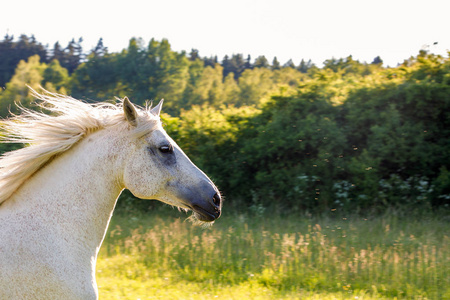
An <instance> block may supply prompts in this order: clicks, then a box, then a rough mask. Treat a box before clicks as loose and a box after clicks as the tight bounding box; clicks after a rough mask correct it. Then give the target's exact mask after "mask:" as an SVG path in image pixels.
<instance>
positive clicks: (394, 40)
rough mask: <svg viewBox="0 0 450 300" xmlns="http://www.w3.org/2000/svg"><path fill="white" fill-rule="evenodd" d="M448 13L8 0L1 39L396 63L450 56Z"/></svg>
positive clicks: (436, 9)
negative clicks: (133, 42)
mask: <svg viewBox="0 0 450 300" xmlns="http://www.w3.org/2000/svg"><path fill="white" fill-rule="evenodd" d="M5 2H6V3H5ZM449 8H450V3H449V2H448V1H447V0H426V1H425V0H423V1H417V0H377V1H372V0H308V1H304V0H275V1H274V0H271V1H269V0H240V1H239V0H227V1H214V0H189V1H187V0H159V1H153V0H126V1H117V0H107V1H106V0H77V1H64V0H40V1H36V0H4V2H3V3H2V5H1V6H0V38H3V37H4V36H5V34H9V35H14V36H15V37H16V38H17V37H18V36H19V35H20V34H26V35H28V36H30V35H34V36H35V37H36V39H37V41H39V42H41V43H43V44H44V45H47V44H48V45H49V46H50V48H52V47H53V45H54V43H55V42H56V41H59V42H60V44H61V45H62V46H66V45H67V43H68V42H69V41H70V40H71V39H72V38H75V40H78V38H80V37H82V38H83V43H82V46H83V48H84V50H85V51H88V50H90V49H92V48H93V47H94V46H95V45H96V44H97V41H98V40H99V38H103V43H104V45H105V46H106V47H108V50H109V52H120V51H121V50H122V49H124V48H126V47H127V46H128V42H129V40H130V38H132V37H139V38H142V39H143V40H144V42H145V43H148V42H149V41H150V39H151V38H155V39H157V40H161V39H163V38H166V39H168V40H169V42H170V44H171V46H172V49H173V50H175V51H182V50H185V51H187V52H190V50H191V49H197V50H198V51H199V53H200V56H207V57H210V56H215V55H217V56H218V58H219V60H222V58H223V57H224V56H225V55H232V54H237V53H240V54H244V56H245V57H246V56H247V55H248V54H249V55H251V57H252V59H255V58H256V57H258V56H260V55H264V56H265V57H266V58H267V59H268V60H269V61H270V62H271V61H272V59H273V57H275V56H276V57H277V59H278V61H279V62H281V63H282V64H283V63H285V62H287V61H288V60H289V59H292V60H293V62H294V63H295V64H298V63H299V62H300V61H301V60H302V59H305V60H306V61H307V60H309V59H311V60H312V62H313V63H315V64H316V65H319V66H320V65H321V64H322V63H323V61H325V60H326V59H330V58H333V57H334V58H345V57H347V56H349V55H352V57H353V59H357V60H359V61H361V62H368V63H370V62H372V61H373V59H374V58H375V57H376V56H380V57H381V59H382V60H383V61H384V64H385V66H396V65H397V64H398V63H401V62H403V60H404V59H407V58H409V57H410V56H415V55H417V53H418V52H419V50H421V49H426V50H429V51H430V52H432V53H435V54H441V55H444V56H445V57H448V54H447V51H449V50H450V33H449V29H450V17H449V15H448V12H449ZM436 42H437V44H435V43H436Z"/></svg>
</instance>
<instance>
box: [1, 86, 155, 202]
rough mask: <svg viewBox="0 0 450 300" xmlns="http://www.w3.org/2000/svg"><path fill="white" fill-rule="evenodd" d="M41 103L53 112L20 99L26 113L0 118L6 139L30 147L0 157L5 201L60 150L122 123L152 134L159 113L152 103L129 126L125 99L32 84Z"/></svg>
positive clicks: (136, 133) (135, 131) (140, 133)
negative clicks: (85, 97)
mask: <svg viewBox="0 0 450 300" xmlns="http://www.w3.org/2000/svg"><path fill="white" fill-rule="evenodd" d="M30 90H31V93H32V95H33V96H34V97H36V98H37V100H38V102H37V103H36V104H37V106H38V107H41V108H42V109H43V110H44V111H47V112H49V114H46V113H43V112H38V111H35V110H31V109H28V108H25V107H23V106H21V105H19V104H17V106H18V108H19V110H20V114H19V115H14V114H12V117H11V118H9V119H6V120H0V143H22V144H26V145H27V146H26V147H24V148H21V149H18V150H14V151H11V152H6V153H4V154H3V155H1V156H0V204H1V203H2V202H4V201H5V200H7V199H8V198H9V197H11V195H12V194H13V193H14V192H15V191H16V190H17V189H18V188H19V187H20V186H21V185H22V184H23V183H24V182H25V181H26V180H27V179H28V178H29V177H30V176H32V175H33V174H35V173H36V172H37V171H39V169H41V168H42V167H43V166H44V165H46V164H47V163H49V162H50V161H51V160H52V159H53V158H55V157H56V156H57V155H59V154H62V153H63V152H65V151H67V150H69V149H70V148H71V147H73V146H74V145H75V144H77V143H78V142H79V141H80V140H82V139H83V138H84V137H85V136H87V135H88V134H90V133H93V132H95V131H98V130H101V129H104V128H107V127H112V126H119V127H121V128H122V129H124V128H130V134H131V135H132V136H134V137H136V138H139V137H142V136H144V135H146V134H148V133H150V132H151V131H152V130H153V128H154V126H155V124H157V123H158V122H159V117H158V116H155V115H153V114H152V113H151V112H150V109H151V107H146V108H140V107H138V108H137V111H138V115H139V117H138V122H137V125H136V126H135V127H132V126H131V125H129V123H128V122H127V120H126V117H125V115H124V113H123V100H120V99H118V100H119V102H117V103H115V104H113V103H104V102H103V103H96V104H89V103H85V102H82V101H80V100H76V99H74V98H72V97H70V96H65V95H61V94H56V93H51V92H48V91H46V90H43V91H44V93H43V94H39V93H37V92H36V91H35V90H33V89H31V88H30Z"/></svg>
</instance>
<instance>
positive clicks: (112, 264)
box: [97, 206, 450, 299]
mask: <svg viewBox="0 0 450 300" xmlns="http://www.w3.org/2000/svg"><path fill="white" fill-rule="evenodd" d="M237 211H238V210H234V211H231V212H230V211H228V210H225V212H224V216H223V217H222V218H221V219H219V220H218V221H217V222H216V224H214V226H212V227H210V228H206V229H205V228H199V227H195V226H193V225H192V224H191V223H189V221H186V220H185V219H186V217H185V216H182V215H181V216H180V212H178V211H176V210H173V209H171V208H168V207H167V206H166V207H160V208H156V209H155V210H154V211H152V212H151V213H147V214H138V215H136V216H133V217H130V215H129V214H126V215H120V214H119V215H117V216H114V217H113V220H112V224H111V226H110V229H109V231H108V234H107V238H106V241H105V243H104V245H103V248H102V250H101V253H100V258H99V261H98V265H97V280H98V285H99V291H100V296H101V299H450V288H449V287H450V258H449V255H448V254H449V253H450V236H449V235H448V233H449V232H450V226H449V222H448V216H445V215H439V216H437V215H431V214H426V213H417V214H416V215H414V214H411V213H410V212H408V211H390V212H386V213H385V214H383V215H379V216H376V217H371V216H366V217H364V216H361V215H353V214H338V213H336V212H331V211H330V212H329V213H326V214H323V215H322V216H311V215H308V214H301V213H298V214H292V213H288V214H287V215H284V216H280V215H271V214H270V213H264V214H256V213H254V214H248V213H246V212H244V213H238V212H237Z"/></svg>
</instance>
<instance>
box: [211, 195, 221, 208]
mask: <svg viewBox="0 0 450 300" xmlns="http://www.w3.org/2000/svg"><path fill="white" fill-rule="evenodd" d="M220 201H221V198H220V195H219V193H215V194H214V196H213V203H214V205H215V206H218V207H220Z"/></svg>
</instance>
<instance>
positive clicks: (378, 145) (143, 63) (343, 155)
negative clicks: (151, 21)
mask: <svg viewBox="0 0 450 300" xmlns="http://www.w3.org/2000/svg"><path fill="white" fill-rule="evenodd" d="M81 45H82V39H81V38H80V39H79V40H78V41H76V40H72V41H71V42H70V43H69V44H68V45H67V46H66V47H63V46H61V45H60V44H59V43H56V44H55V45H54V46H53V48H52V49H50V48H49V47H48V46H44V45H42V44H41V43H39V42H38V41H37V40H36V39H35V38H34V37H33V36H32V37H27V36H25V35H22V36H20V37H19V38H18V39H15V38H14V37H13V36H8V35H7V36H5V37H4V39H3V40H2V41H0V87H2V88H1V90H0V117H2V118H6V117H7V116H8V115H9V114H10V113H15V112H17V108H16V106H15V104H14V103H21V104H22V105H23V106H25V107H33V101H34V99H33V98H32V96H31V95H30V93H29V90H28V87H27V85H29V86H30V87H32V88H34V89H36V90H39V88H40V87H43V88H45V89H46V90H48V91H52V92H58V93H62V94H68V95H71V96H72V97H74V98H78V99H82V100H84V101H88V102H94V101H114V98H115V97H119V98H122V97H124V96H127V97H129V98H130V100H132V101H133V102H134V103H136V104H138V105H142V106H143V105H145V102H146V101H152V100H155V101H158V100H159V99H161V98H164V99H165V102H164V108H163V112H164V114H163V121H164V124H165V128H166V130H167V131H168V133H169V134H170V135H171V136H172V137H173V138H174V140H176V141H177V142H178V144H179V145H180V146H181V147H182V148H183V150H184V151H185V152H186V153H187V154H188V156H190V157H191V159H192V160H193V161H194V163H196V164H197V165H198V166H199V167H200V168H201V169H202V170H204V171H205V172H206V173H207V174H208V175H210V176H211V178H212V179H213V180H214V181H215V182H216V184H217V185H218V186H219V187H220V188H221V190H222V192H223V194H224V195H225V197H226V205H227V206H230V207H237V206H239V207H242V206H244V207H247V208H248V209H249V210H250V211H253V212H254V213H262V212H264V211H266V210H274V211H278V212H283V211H287V210H288V211H290V212H296V211H310V212H320V211H324V210H328V211H330V210H331V211H375V212H376V211H382V210H385V209H386V208H389V207H398V208H407V209H419V210H422V209H430V210H431V209H448V208H449V205H450V60H449V57H442V56H439V55H435V54H432V53H429V52H427V51H418V54H417V55H416V56H414V57H409V58H405V60H404V62H403V63H402V64H399V65H398V66H396V67H384V66H383V61H382V59H381V58H380V57H376V58H374V60H373V61H372V62H371V63H366V62H359V61H357V60H354V59H353V58H352V56H348V57H345V58H330V59H328V60H326V61H325V62H323V66H321V67H318V66H316V65H314V64H313V63H312V62H311V61H306V60H301V61H300V62H299V63H298V64H297V65H296V64H295V63H294V62H293V60H289V61H288V62H286V63H284V64H282V63H280V62H279V61H278V60H277V59H276V58H274V59H273V61H272V62H269V61H268V60H267V59H266V58H265V57H264V56H260V57H257V58H255V59H254V60H253V59H252V58H251V57H250V56H245V55H244V54H232V55H229V56H225V57H224V58H223V59H222V60H219V59H218V58H217V57H201V56H200V53H199V51H197V50H195V49H193V50H191V51H190V52H189V53H188V52H184V51H182V52H177V51H174V50H172V49H171V45H170V43H169V41H168V40H166V39H163V40H161V41H157V40H155V39H152V40H150V42H148V43H144V41H143V40H142V39H140V38H132V39H130V41H129V44H128V46H127V47H126V48H124V49H123V50H122V51H121V52H119V53H111V52H109V51H108V48H107V47H106V46H105V45H103V42H102V39H100V40H99V42H98V44H97V46H96V47H95V48H94V49H91V50H89V51H84V50H83V49H82V46H81ZM15 147H19V145H6V144H0V152H5V151H8V150H11V149H13V148H15ZM125 198H126V199H124V200H123V201H122V202H121V203H120V205H119V209H126V208H127V207H129V206H133V208H135V209H139V210H144V211H145V210H148V209H149V208H151V207H152V205H154V204H153V203H152V202H148V201H132V199H131V198H132V197H131V196H130V195H128V197H125Z"/></svg>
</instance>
